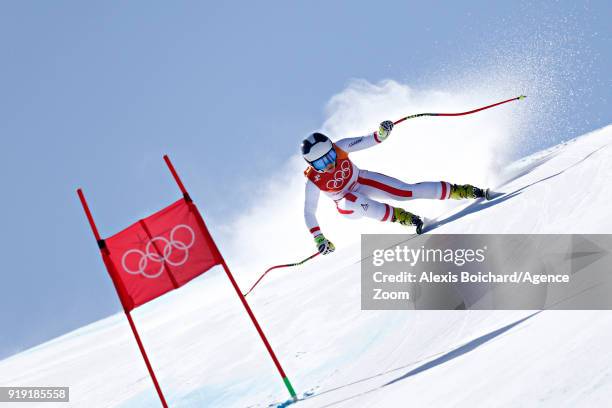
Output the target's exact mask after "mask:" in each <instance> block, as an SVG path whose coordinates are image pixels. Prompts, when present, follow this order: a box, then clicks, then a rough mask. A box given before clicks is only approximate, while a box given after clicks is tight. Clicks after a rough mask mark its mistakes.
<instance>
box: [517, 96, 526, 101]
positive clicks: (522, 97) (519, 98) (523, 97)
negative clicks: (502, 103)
mask: <svg viewBox="0 0 612 408" xmlns="http://www.w3.org/2000/svg"><path fill="white" fill-rule="evenodd" d="M526 97H527V95H520V96H519V97H518V98H516V99H518V100H519V101H521V100H523V99H525V98H526Z"/></svg>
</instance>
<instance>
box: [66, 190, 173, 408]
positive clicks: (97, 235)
mask: <svg viewBox="0 0 612 408" xmlns="http://www.w3.org/2000/svg"><path fill="white" fill-rule="evenodd" d="M77 194H78V196H79V199H80V200H81V205H82V206H83V210H84V211H85V215H86V216H87V220H88V221H89V226H90V227H91V230H92V232H93V234H94V237H95V238H96V241H97V242H98V247H99V248H100V252H101V255H102V260H103V261H104V265H105V266H108V265H109V264H108V259H107V257H108V248H106V245H105V244H104V240H103V239H102V238H100V233H99V232H98V228H97V227H96V223H95V222H94V219H93V216H92V215H91V211H90V210H89V206H88V205H87V201H85V195H83V190H81V189H80V188H79V189H78V190H77ZM108 273H109V275H111V278H112V280H113V284H114V285H115V289H116V290H117V294H119V293H120V289H119V287H118V286H117V282H116V281H115V277H114V276H113V274H112V273H111V271H108ZM119 299H120V300H121V305H122V306H123V311H124V312H125V315H126V317H127V319H128V322H129V323H130V328H131V329H132V333H133V334H134V338H135V339H136V343H138V348H139V349H140V353H141V354H142V358H143V359H144V362H145V365H146V366H147V370H149V375H150V376H151V379H152V380H153V385H155V390H156V391H157V395H158V396H159V400H160V401H161V403H162V406H163V407H164V408H168V404H167V403H166V398H165V397H164V394H163V393H162V390H161V387H160V386H159V382H158V381H157V377H155V372H154V371H153V366H151V362H150V361H149V357H148V356H147V352H146V350H145V348H144V346H143V344H142V341H141V340H140V336H139V335H138V330H136V325H135V324H134V321H133V320H132V315H131V314H130V310H129V309H128V308H127V307H126V305H125V304H124V303H123V299H122V297H121V296H119Z"/></svg>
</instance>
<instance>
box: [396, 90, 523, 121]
mask: <svg viewBox="0 0 612 408" xmlns="http://www.w3.org/2000/svg"><path fill="white" fill-rule="evenodd" d="M526 97H527V96H525V95H520V96H517V97H516V98H511V99H508V100H505V101H501V102H497V103H494V104H492V105H487V106H483V107H482V108H476V109H473V110H471V111H467V112H459V113H417V114H415V115H409V116H406V117H403V118H401V119H399V120H396V121H395V122H393V124H394V125H397V124H398V123H402V122H403V121H405V120H406V119H412V118H418V117H421V116H463V115H469V114H471V113H476V112H480V111H482V110H485V109H489V108H493V107H495V106H498V105H502V104H504V103H508V102H512V101H520V100H521V99H525V98H526Z"/></svg>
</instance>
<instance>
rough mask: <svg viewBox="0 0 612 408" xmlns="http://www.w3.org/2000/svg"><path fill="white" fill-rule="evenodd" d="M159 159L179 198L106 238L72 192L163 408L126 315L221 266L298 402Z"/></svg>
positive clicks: (206, 236) (208, 237) (199, 218)
mask: <svg viewBox="0 0 612 408" xmlns="http://www.w3.org/2000/svg"><path fill="white" fill-rule="evenodd" d="M164 160H165V161H166V164H167V165H168V168H169V169H170V172H171V173H172V176H173V177H174V180H175V181H176V183H177V184H178V186H179V188H180V190H181V192H182V193H183V198H182V199H180V200H178V201H176V202H175V203H173V204H171V205H169V206H168V207H166V208H164V209H162V210H160V211H158V212H156V213H155V214H153V215H150V216H148V217H146V218H144V219H142V220H139V221H138V222H136V223H134V224H132V225H131V226H129V227H127V228H126V229H124V230H123V231H121V232H119V233H117V234H115V235H113V236H111V237H109V238H107V239H102V238H101V237H100V234H99V232H98V228H97V227H96V224H95V222H94V220H93V216H92V215H91V211H90V210H89V206H88V205H87V202H86V200H85V196H84V195H83V191H82V190H81V189H78V190H77V193H78V196H79V199H80V200H81V204H82V205H83V210H84V211H85V215H86V216H87V219H88V221H89V225H90V226H91V229H92V231H93V234H94V236H95V238H96V240H97V241H98V247H99V248H100V252H101V255H102V260H103V262H104V265H105V266H106V269H107V270H108V273H109V275H110V276H111V279H112V281H113V284H114V285H115V289H116V290H117V294H118V295H119V299H120V300H121V304H122V305H123V309H124V311H125V314H126V317H127V319H128V322H129V324H130V328H131V329H132V332H133V333H134V338H135V339H136V342H137V343H138V347H139V349H140V352H141V354H142V357H143V359H144V362H145V364H146V366H147V369H148V371H149V374H150V376H151V379H152V380H153V384H154V386H155V389H156V391H157V394H158V395H159V399H160V401H161V403H162V406H164V407H167V406H168V405H167V403H166V400H165V398H164V395H163V393H162V390H161V387H160V386H159V382H158V381H157V378H156V376H155V372H154V371H153V367H152V366H151V363H150V361H149V358H148V356H147V353H146V351H145V348H144V346H143V344H142V341H141V340H140V336H139V334H138V331H137V330H136V325H135V324H134V321H133V320H132V316H131V314H130V311H131V310H132V309H134V308H136V307H138V306H140V305H143V304H145V303H147V302H148V301H150V300H153V299H155V298H157V297H159V296H161V295H163V294H164V293H166V292H169V291H171V290H173V289H176V288H179V287H180V286H182V285H184V284H185V283H187V282H189V281H190V280H192V279H193V278H195V277H197V276H199V275H201V274H203V273H204V272H206V271H208V270H209V269H210V268H212V267H213V266H215V265H221V266H222V267H223V270H224V271H225V273H226V274H227V277H228V278H229V280H230V282H231V284H232V286H233V287H234V290H235V291H236V294H237V295H238V297H239V298H240V301H241V302H242V305H243V306H244V308H245V310H246V312H247V314H248V315H249V317H250V318H251V321H252V322H253V325H254V326H255V329H256V330H257V333H258V334H259V336H260V338H261V340H262V342H263V343H264V346H265V347H266V349H267V350H268V353H269V354H270V357H271V358H272V360H273V362H274V365H275V366H276V368H277V370H278V372H279V374H280V375H281V377H282V379H283V383H284V385H285V387H286V388H287V390H288V391H289V394H290V395H291V397H292V398H293V399H294V400H297V395H296V393H295V391H294V389H293V386H292V385H291V382H290V381H289V378H288V377H287V375H286V374H285V372H284V370H283V368H282V366H281V365H280V362H279V361H278V359H277V358H276V355H275V353H274V351H273V350H272V347H271V346H270V343H269V342H268V340H267V338H266V336H265V334H264V333H263V330H262V329H261V327H260V325H259V323H258V322H257V319H256V318H255V315H254V314H253V311H252V310H251V308H250V306H249V304H248V303H247V301H246V298H245V297H244V295H243V294H242V291H241V290H240V288H239V287H238V284H237V283H236V280H235V279H234V277H233V275H232V273H231V271H230V269H229V267H228V266H227V264H226V263H225V260H224V259H223V256H222V255H221V253H220V252H219V249H218V248H217V245H216V244H215V242H214V241H213V239H212V237H211V235H210V233H209V232H208V229H207V228H206V224H205V223H204V220H203V219H202V216H201V215H200V213H199V211H198V209H197V207H196V206H195V204H194V203H193V201H192V200H191V197H190V196H189V193H187V190H186V189H185V186H184V185H183V183H182V182H181V180H180V178H179V176H178V174H177V173H176V170H175V169H174V166H173V165H172V163H171V162H170V159H169V158H168V156H164Z"/></svg>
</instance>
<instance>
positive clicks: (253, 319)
mask: <svg viewBox="0 0 612 408" xmlns="http://www.w3.org/2000/svg"><path fill="white" fill-rule="evenodd" d="M164 161H165V162H166V164H167V165H168V168H169V169H170V173H172V177H174V180H175V181H176V184H178V187H179V189H180V190H181V192H182V193H183V196H184V197H185V200H187V202H188V203H190V204H191V205H192V209H193V211H194V213H195V214H196V218H197V219H198V222H199V223H200V224H201V225H200V226H201V227H202V230H203V231H204V233H205V236H206V239H207V240H208V241H209V246H210V248H214V249H215V252H216V255H217V256H218V258H219V261H220V263H221V266H223V270H224V271H225V273H226V274H227V277H228V278H229V280H230V282H231V283H232V286H233V288H234V290H235V291H236V294H237V295H238V297H239V298H240V301H241V302H242V305H243V306H244V308H245V309H246V312H247V314H248V315H249V317H250V318H251V322H253V325H254V326H255V329H256V330H257V333H258V334H259V337H260V338H261V341H263V343H264V345H265V346H266V350H268V353H269V354H270V357H271V358H272V361H273V362H274V365H275V366H276V369H277V370H278V373H279V374H280V376H281V377H282V379H283V383H284V384H285V387H287V391H289V394H290V395H291V398H293V400H297V394H296V393H295V390H294V389H293V386H292V385H291V381H289V378H288V377H287V375H286V374H285V370H283V367H282V366H281V364H280V361H278V358H276V354H275V353H274V350H273V349H272V346H271V345H270V343H269V342H268V339H267V338H266V335H265V334H264V332H263V330H262V329H261V326H260V325H259V322H258V321H257V318H256V317H255V314H254V313H253V311H252V310H251V307H250V306H249V304H248V302H247V300H246V298H245V297H244V295H243V294H242V291H241V290H240V287H239V286H238V283H237V282H236V280H235V279H234V276H233V275H232V272H231V271H230V269H229V267H228V266H227V263H225V259H223V255H221V252H220V251H219V248H218V247H217V244H216V243H215V241H214V240H213V239H212V236H211V235H210V233H209V232H208V228H206V223H205V222H204V219H203V218H202V216H201V215H200V212H199V211H198V209H197V207H195V205H193V201H192V200H191V197H190V196H189V193H188V192H187V189H185V186H184V185H183V182H182V181H181V179H180V177H179V175H178V173H177V172H176V170H175V168H174V166H173V165H172V162H171V161H170V158H169V157H168V155H164Z"/></svg>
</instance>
